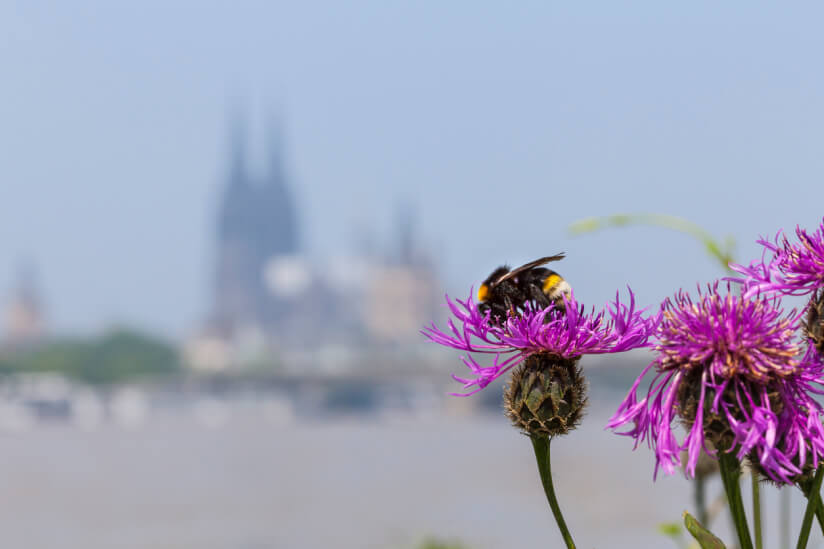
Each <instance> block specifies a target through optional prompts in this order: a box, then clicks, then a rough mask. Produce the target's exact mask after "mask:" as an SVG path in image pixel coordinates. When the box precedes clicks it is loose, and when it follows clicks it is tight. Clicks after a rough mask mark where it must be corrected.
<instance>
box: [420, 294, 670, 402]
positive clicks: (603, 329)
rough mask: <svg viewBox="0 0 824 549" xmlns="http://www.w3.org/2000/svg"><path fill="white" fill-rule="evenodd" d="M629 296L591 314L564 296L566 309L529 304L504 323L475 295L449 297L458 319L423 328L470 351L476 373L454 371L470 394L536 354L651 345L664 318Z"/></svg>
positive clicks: (573, 354)
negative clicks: (483, 358)
mask: <svg viewBox="0 0 824 549" xmlns="http://www.w3.org/2000/svg"><path fill="white" fill-rule="evenodd" d="M471 295H472V294H471V293H470V296H471ZM629 295H630V304H629V305H624V304H622V303H620V301H619V299H618V295H617V293H616V296H615V301H614V302H612V303H610V304H609V306H608V307H607V308H606V309H605V310H601V311H599V312H595V310H594V309H593V310H592V312H590V313H589V314H587V313H586V312H585V311H584V307H583V305H579V304H578V303H577V302H576V301H575V298H574V296H572V295H570V296H569V297H564V307H563V308H561V307H555V306H554V305H550V306H549V307H547V308H546V309H533V308H532V306H531V305H529V304H526V305H525V306H524V311H523V313H522V314H514V315H509V316H508V317H507V319H506V321H505V322H504V323H503V324H496V323H493V322H490V317H489V311H487V312H486V314H481V312H480V311H479V310H478V306H477V304H476V303H475V302H474V301H472V298H471V297H470V298H469V299H467V300H466V301H461V300H459V299H458V300H454V301H453V300H451V299H450V298H449V296H446V303H447V305H448V306H449V308H450V310H451V311H452V314H453V315H454V317H455V320H453V319H450V320H448V321H447V326H448V330H447V331H442V330H440V329H439V328H437V327H436V326H435V324H432V325H431V326H428V327H426V328H424V330H423V331H422V332H421V333H423V334H424V335H425V336H426V337H428V338H429V339H431V340H432V341H434V342H435V343H439V344H441V345H445V346H447V347H452V348H454V349H459V350H461V351H466V352H467V353H468V354H467V355H465V356H464V357H463V358H462V361H463V363H464V364H465V365H466V366H467V367H468V368H469V369H470V370H471V372H472V374H473V376H474V377H472V378H469V379H464V378H460V377H457V376H454V375H453V376H452V377H453V378H454V379H455V380H457V381H460V382H461V383H463V384H464V389H468V390H470V391H469V392H468V393H465V394H460V396H468V395H472V394H474V393H477V392H478V391H480V390H481V389H483V388H484V387H486V386H487V385H489V384H490V383H491V382H492V381H493V380H495V379H497V378H499V377H500V376H502V375H503V374H504V373H506V372H508V371H509V370H511V369H512V368H513V367H515V366H517V365H518V364H520V363H521V362H523V361H524V360H525V359H526V358H527V357H528V356H530V355H533V354H537V353H548V354H552V355H556V356H558V357H560V358H577V357H580V356H581V355H584V354H602V353H617V352H622V351H628V350H630V349H634V348H636V347H642V346H645V345H646V342H647V338H648V337H649V335H650V334H651V333H652V332H653V330H654V329H655V325H656V323H657V321H658V317H657V316H656V317H654V318H647V317H645V316H644V315H643V312H644V311H643V310H636V309H635V296H634V295H633V293H632V290H630V291H629ZM456 321H457V324H456ZM472 353H475V354H491V355H494V356H493V358H492V364H491V365H487V366H482V365H481V364H479V363H478V362H477V361H476V359H475V357H474V356H473V354H472Z"/></svg>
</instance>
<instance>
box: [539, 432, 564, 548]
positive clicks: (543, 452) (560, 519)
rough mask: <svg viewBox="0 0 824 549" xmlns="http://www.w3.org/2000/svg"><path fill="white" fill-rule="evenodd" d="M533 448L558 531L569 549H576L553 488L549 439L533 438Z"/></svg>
mask: <svg viewBox="0 0 824 549" xmlns="http://www.w3.org/2000/svg"><path fill="white" fill-rule="evenodd" d="M530 438H531V439H532V447H533V448H534V449H535V460H536V461H537V462H538V472H539V473H540V474H541V483H542V484H543V485H544V492H545V493H546V499H547V501H549V507H550V508H551V509H552V514H553V515H554V516H555V522H557V523H558V529H559V530H560V531H561V536H563V538H564V542H566V546H567V549H575V542H574V541H572V535H571V534H570V533H569V529H568V528H567V525H566V522H565V521H564V516H563V515H562V514H561V508H560V507H559V506H558V500H557V498H556V497H555V488H554V487H553V486H552V467H551V466H550V463H549V443H550V440H549V438H547V437H539V436H532V437H530Z"/></svg>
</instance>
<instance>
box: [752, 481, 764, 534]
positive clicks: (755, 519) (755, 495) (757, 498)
mask: <svg viewBox="0 0 824 549" xmlns="http://www.w3.org/2000/svg"><path fill="white" fill-rule="evenodd" d="M750 478H751V479H752V523H753V528H755V549H764V542H763V540H762V539H761V487H760V486H759V485H758V473H756V472H755V471H753V470H752V469H750Z"/></svg>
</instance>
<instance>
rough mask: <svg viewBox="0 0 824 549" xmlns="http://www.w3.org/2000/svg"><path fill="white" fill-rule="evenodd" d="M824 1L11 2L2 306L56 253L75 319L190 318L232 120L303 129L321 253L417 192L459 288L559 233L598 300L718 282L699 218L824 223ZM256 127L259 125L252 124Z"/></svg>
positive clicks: (177, 331) (575, 272)
mask: <svg viewBox="0 0 824 549" xmlns="http://www.w3.org/2000/svg"><path fill="white" fill-rule="evenodd" d="M823 16H824V7H822V5H821V4H817V3H809V4H803V5H802V4H799V3H794V4H793V5H792V6H788V5H782V6H780V8H778V7H775V6H769V7H767V6H764V5H761V4H757V3H753V2H729V3H723V5H721V4H718V3H709V2H708V3H701V2H691V3H689V4H688V5H687V4H686V3H684V4H683V5H679V6H674V5H673V4H672V3H666V5H665V4H664V3H660V2H636V3H621V5H620V7H619V6H618V5H616V4H615V3H610V2H604V3H600V4H599V3H573V2H566V3H560V2H555V3H553V2H545V1H541V2H515V3H512V2H509V3H500V2H477V1H471V2H469V1H467V2H426V3H423V2H415V3H411V2H410V3H405V4H402V3H400V2H385V1H374V2H363V1H352V2H328V3H321V2H283V3H277V2H258V3H250V2H209V3H207V2H202V1H197V2H195V1H190V2H154V1H145V0H144V1H141V2H133V3H132V4H131V6H127V5H126V4H125V3H122V2H118V3H115V2H102V1H101V2H85V1H77V0H75V1H72V2H55V3H53V4H52V5H50V6H47V5H46V4H45V3H31V2H11V3H9V2H0V70H2V72H1V73H0V190H2V195H0V296H3V297H6V296H7V295H8V293H9V288H10V286H11V284H12V280H13V274H14V269H15V265H16V264H17V263H18V262H19V258H21V257H30V258H32V259H33V260H34V261H35V262H36V263H37V265H38V266H39V270H40V277H41V284H42V288H43V292H44V295H45V297H46V298H47V300H48V305H49V314H50V317H51V319H52V323H53V326H54V328H55V330H56V331H84V332H87V331H93V330H98V329H100V328H102V327H104V326H105V325H107V324H108V323H110V322H120V323H129V324H133V325H136V326H138V327H143V328H146V329H151V330H154V331H166V332H169V333H171V334H173V335H183V334H185V333H187V332H188V331H189V330H190V329H191V328H192V327H193V326H195V325H196V323H197V321H198V319H199V318H201V317H202V315H203V314H204V313H205V311H206V309H207V306H208V296H209V285H210V282H211V261H212V257H213V253H214V249H213V236H214V228H213V224H214V217H215V209H216V205H217V200H218V197H219V193H220V186H221V183H222V175H223V173H224V170H225V168H226V149H227V146H226V134H227V127H226V126H227V113H228V112H229V111H230V110H231V108H232V106H233V105H234V106H238V107H241V108H242V109H245V110H246V112H247V114H248V115H249V117H250V120H252V122H251V125H252V127H251V130H252V133H253V135H252V136H251V138H252V139H253V140H254V139H258V138H259V137H260V135H258V134H262V129H261V128H262V126H261V124H262V123H261V120H262V117H263V116H265V115H266V114H267V113H268V112H273V113H279V114H280V115H281V117H282V118H283V119H284V120H285V133H286V139H287V143H288V154H289V157H290V162H289V163H290V166H289V169H290V171H291V174H292V176H293V178H294V179H293V180H294V190H295V193H296V195H297V199H298V201H299V203H300V205H301V207H302V214H301V215H302V231H303V237H304V238H303V241H304V244H305V246H306V248H307V250H308V251H309V253H310V254H311V256H312V257H313V258H315V259H316V260H318V261H322V260H324V259H325V258H328V257H330V256H333V255H338V254H345V253H348V251H349V250H350V241H351V240H352V235H353V234H356V233H357V232H358V231H364V230H371V231H374V232H375V234H376V235H377V236H376V240H377V241H378V242H385V239H386V237H385V235H386V234H387V233H388V232H389V231H390V229H391V227H392V218H393V213H394V212H395V211H396V205H397V203H398V202H399V201H402V200H408V201H411V202H413V203H414V204H415V205H416V207H417V208H418V211H419V217H420V224H421V233H422V234H421V239H422V242H424V243H425V244H426V245H427V246H428V247H429V248H431V249H432V250H433V253H435V254H437V257H438V259H439V261H440V265H441V269H442V273H443V275H444V276H445V279H446V285H447V289H450V290H451V291H457V292H458V293H461V294H462V293H465V292H466V289H465V287H468V285H469V284H471V283H477V280H478V279H479V278H482V277H483V276H484V275H486V274H487V271H489V270H491V268H492V267H494V266H495V265H496V264H498V263H501V262H503V261H510V262H513V263H518V262H522V261H526V260H530V259H533V258H535V257H537V256H540V255H544V254H550V253H555V252H558V251H561V250H564V251H566V252H567V254H568V259H567V260H565V262H564V264H563V266H562V268H561V267H560V266H559V270H560V271H561V272H562V273H563V274H564V275H565V276H566V277H567V278H568V279H569V280H570V281H571V282H572V284H573V286H574V287H575V289H576V295H578V297H579V299H582V300H583V301H586V302H593V303H601V302H603V301H604V300H606V299H607V298H608V297H610V295H611V294H612V293H613V292H614V290H615V288H618V287H621V286H623V285H624V284H626V283H630V284H631V285H632V286H633V288H634V289H636V290H637V292H638V294H639V298H640V299H641V300H642V301H643V302H645V303H652V302H656V301H657V300H660V299H661V298H662V297H664V296H666V295H668V294H671V293H672V292H673V290H675V289H677V288H678V287H679V286H685V287H693V286H694V284H695V283H696V282H699V281H704V280H708V279H710V278H711V277H713V276H716V275H717V274H718V273H719V271H718V269H717V268H716V266H715V265H714V264H713V263H712V262H711V260H709V259H708V258H706V257H705V256H704V254H703V251H702V250H701V248H700V247H699V246H698V245H697V244H695V243H694V242H692V241H691V240H690V239H689V238H688V237H685V236H681V235H678V234H671V233H667V232H666V231H662V230H659V229H650V228H632V229H624V230H615V231H612V232H604V233H597V234H594V235H589V236H583V237H577V238H572V237H570V236H568V234H567V232H566V227H567V225H568V224H569V223H570V222H572V221H574V220H576V219H579V218H582V217H586V216H592V215H605V214H610V213H616V212H641V211H643V212H661V213H669V214H673V215H680V216H685V217H688V218H690V219H693V220H694V221H697V222H699V223H701V224H703V225H705V226H706V227H707V228H708V229H710V230H711V231H713V232H715V233H717V234H719V235H724V234H732V235H734V236H735V237H736V238H737V240H738V241H739V248H738V250H739V253H740V254H741V257H742V258H748V257H750V256H752V255H753V254H754V253H756V246H755V244H754V243H753V241H754V240H755V238H756V237H757V236H758V235H759V234H767V233H772V232H774V231H775V230H777V229H778V228H779V227H793V226H794V225H795V224H796V223H801V224H802V225H805V226H808V227H814V226H815V225H816V224H817V223H818V222H820V220H821V217H822V216H824V200H822V199H824V179H822V171H823V170H824V154H822V149H823V148H824V139H823V138H824V70H822V60H821V56H822V52H824V33H822V32H821V23H822V20H824V17H823ZM255 132H257V133H255Z"/></svg>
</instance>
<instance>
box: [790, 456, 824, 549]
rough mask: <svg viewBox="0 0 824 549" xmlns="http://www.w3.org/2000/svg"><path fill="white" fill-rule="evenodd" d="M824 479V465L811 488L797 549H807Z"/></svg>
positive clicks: (817, 473) (819, 468) (820, 467)
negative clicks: (823, 479)
mask: <svg viewBox="0 0 824 549" xmlns="http://www.w3.org/2000/svg"><path fill="white" fill-rule="evenodd" d="M822 478H824V465H821V466H819V467H818V471H816V473H815V478H814V479H813V484H812V486H811V487H810V495H809V497H808V498H807V509H805V510H804V520H803V521H802V522H801V532H800V533H799V534H798V543H797V544H796V549H805V548H806V547H807V542H808V541H809V539H810V528H812V525H813V515H815V510H816V507H818V503H819V501H820V500H821V496H820V493H821V480H822Z"/></svg>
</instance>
